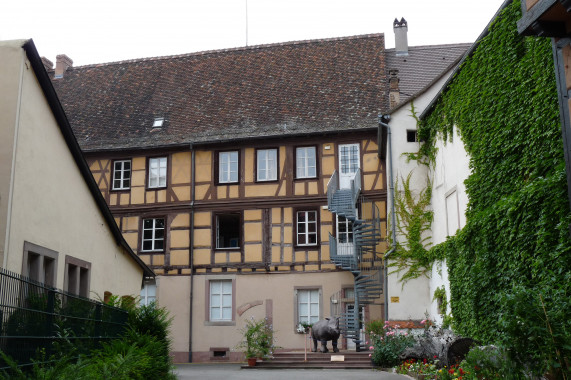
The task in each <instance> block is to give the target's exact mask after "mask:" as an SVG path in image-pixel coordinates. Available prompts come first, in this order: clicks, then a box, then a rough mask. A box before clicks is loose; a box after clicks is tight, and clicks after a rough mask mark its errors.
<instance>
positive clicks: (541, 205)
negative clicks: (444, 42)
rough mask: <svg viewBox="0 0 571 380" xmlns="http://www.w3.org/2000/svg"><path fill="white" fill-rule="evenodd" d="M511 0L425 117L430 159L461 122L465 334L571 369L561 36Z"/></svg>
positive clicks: (455, 282) (453, 275)
mask: <svg viewBox="0 0 571 380" xmlns="http://www.w3.org/2000/svg"><path fill="white" fill-rule="evenodd" d="M520 18H521V10H520V3H519V1H514V2H512V3H510V4H507V5H506V6H505V8H504V9H503V11H502V12H501V13H500V15H499V16H498V17H497V19H496V20H495V21H494V23H492V25H491V26H490V29H489V33H488V34H487V35H486V36H485V37H483V38H482V39H481V41H480V43H479V45H478V46H477V48H476V49H475V51H474V52H473V54H472V55H471V56H470V57H468V58H467V59H466V60H465V61H464V63H463V64H462V67H461V69H460V70H459V71H458V72H457V74H456V75H455V77H454V79H453V81H452V82H451V83H450V85H449V87H448V88H447V89H446V91H445V92H444V93H443V95H442V96H441V97H440V98H439V100H438V102H437V103H436V104H435V106H434V108H433V109H432V111H431V112H430V114H429V115H428V116H426V118H425V119H424V120H422V122H421V125H420V129H419V137H420V138H421V140H423V141H425V143H424V144H423V146H422V148H421V151H420V156H422V157H425V158H430V157H434V156H435V153H436V150H435V149H436V144H435V143H436V140H437V139H444V140H447V139H448V138H450V136H451V135H452V130H453V128H457V132H458V134H459V135H460V137H461V139H462V141H463V143H464V146H465V148H466V151H467V152H468V154H469V156H470V169H471V174H470V176H469V177H468V179H467V180H466V181H465V185H466V192H467V194H468V199H469V203H468V209H467V211H466V220H467V221H466V225H465V226H464V227H463V228H462V230H460V231H459V232H458V233H457V234H456V236H453V237H450V238H449V239H448V240H447V241H446V242H444V243H442V244H439V245H437V246H435V247H432V248H431V249H430V251H431V252H432V254H433V255H438V256H440V255H443V256H444V257H446V259H447V264H448V271H449V279H450V306H451V309H452V314H453V316H454V326H455V328H456V329H457V330H458V332H459V333H460V334H463V335H467V336H471V337H473V338H475V339H477V340H479V341H481V342H482V343H494V344H502V345H504V346H505V347H507V348H508V349H509V351H508V352H511V353H512V355H513V359H515V360H518V361H519V362H525V363H526V366H527V368H529V369H530V371H532V372H533V373H535V374H544V373H545V372H546V371H548V370H551V371H555V372H557V371H563V372H567V373H569V363H570V359H569V358H570V357H571V347H570V346H569V344H568V342H570V341H571V274H570V273H571V240H570V238H569V223H570V222H571V213H570V211H569V201H568V198H567V186H566V173H565V164H564V159H563V144H562V139H561V127H560V123H559V109H558V102H557V91H556V82H555V76H554V70H553V61H552V51H551V41H550V40H549V39H545V38H532V37H522V36H520V35H519V34H518V33H517V27H516V23H517V20H519V19H520Z"/></svg>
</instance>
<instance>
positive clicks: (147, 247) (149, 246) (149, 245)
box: [143, 240, 153, 251]
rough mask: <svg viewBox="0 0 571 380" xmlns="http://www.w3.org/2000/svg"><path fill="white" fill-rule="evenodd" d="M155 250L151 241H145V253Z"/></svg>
mask: <svg viewBox="0 0 571 380" xmlns="http://www.w3.org/2000/svg"><path fill="white" fill-rule="evenodd" d="M152 249H153V243H152V242H151V241H147V240H145V241H143V250H144V251H150V250H152Z"/></svg>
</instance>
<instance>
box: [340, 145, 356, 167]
mask: <svg viewBox="0 0 571 380" xmlns="http://www.w3.org/2000/svg"><path fill="white" fill-rule="evenodd" d="M339 156H340V157H339V161H340V165H339V166H340V171H341V174H353V173H356V172H357V169H359V145H358V144H346V145H340V146H339Z"/></svg>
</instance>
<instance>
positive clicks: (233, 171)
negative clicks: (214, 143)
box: [218, 151, 238, 183]
mask: <svg viewBox="0 0 571 380" xmlns="http://www.w3.org/2000/svg"><path fill="white" fill-rule="evenodd" d="M218 182H219V183H235V182H238V151H232V152H219V153H218Z"/></svg>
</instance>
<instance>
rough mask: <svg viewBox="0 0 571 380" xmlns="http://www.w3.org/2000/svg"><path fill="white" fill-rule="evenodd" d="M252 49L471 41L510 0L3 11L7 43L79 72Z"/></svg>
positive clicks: (122, 4)
mask: <svg viewBox="0 0 571 380" xmlns="http://www.w3.org/2000/svg"><path fill="white" fill-rule="evenodd" d="M246 1H247V9H248V12H247V14H248V17H247V20H248V23H247V24H248V28H247V30H248V33H247V34H248V45H259V44H267V43H274V42H286V41H298V40H308V39H315V38H328V37H343V36H352V35H358V34H366V33H385V36H386V47H387V48H390V47H394V35H393V31H392V21H393V20H394V19H395V17H397V18H399V19H400V18H401V17H404V18H405V19H406V20H407V21H408V41H409V45H411V46H418V45H433V44H444V43H456V42H473V41H474V40H475V39H476V38H477V37H478V35H479V34H480V33H481V32H482V30H483V29H484V28H485V26H486V25H487V23H488V22H489V21H490V19H491V18H492V16H493V15H494V14H495V12H496V11H497V9H498V8H499V7H500V6H501V4H502V3H503V0H479V1H469V0H432V1H428V0H153V1H149V0H98V1H87V0H47V1H46V0H41V1H40V0H28V1H23V0H20V1H9V2H6V3H7V4H3V5H2V7H1V10H0V40H9V39H18V38H33V39H34V42H35V44H36V47H37V48H38V51H39V53H40V55H42V56H45V57H47V58H48V59H50V60H52V61H53V62H55V56H56V55H57V54H62V53H63V54H67V55H68V56H69V57H70V58H71V59H73V61H74V66H80V65H87V64H92V63H103V62H111V61H119V60H125V59H133V58H143V57H154V56H163V55H172V54H183V53H190V52H196V51H204V50H214V49H224V48H232V47H239V46H245V45H246Z"/></svg>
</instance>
